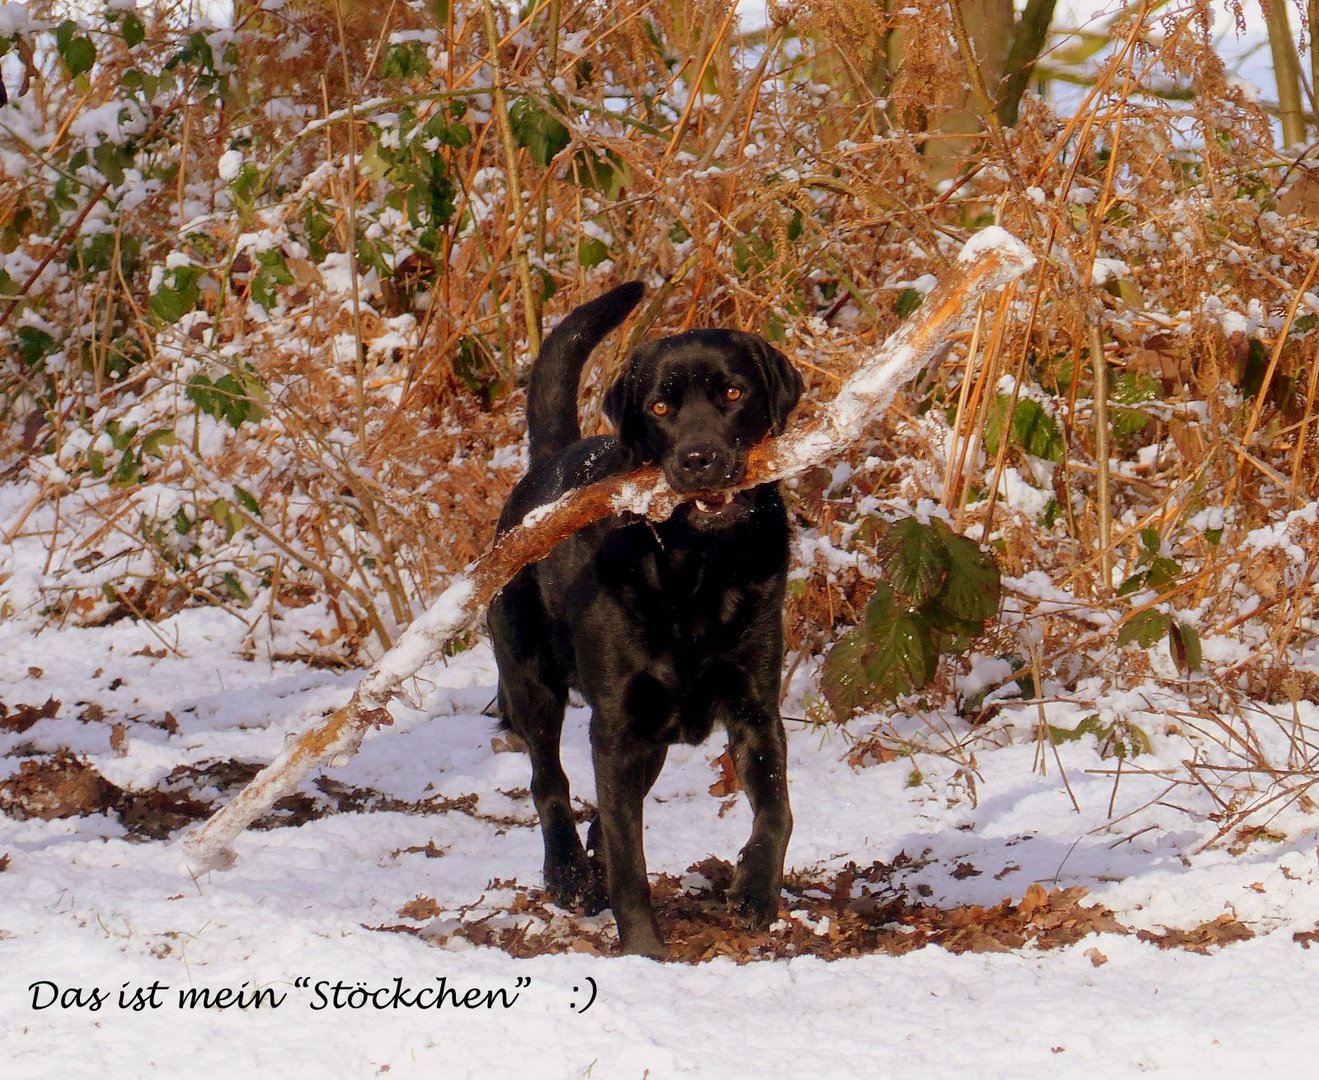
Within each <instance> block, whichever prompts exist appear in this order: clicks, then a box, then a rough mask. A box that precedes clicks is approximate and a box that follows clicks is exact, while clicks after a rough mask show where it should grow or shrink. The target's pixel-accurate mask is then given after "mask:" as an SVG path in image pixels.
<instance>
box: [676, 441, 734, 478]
mask: <svg viewBox="0 0 1319 1080" xmlns="http://www.w3.org/2000/svg"><path fill="white" fill-rule="evenodd" d="M726 471H727V470H726V469H725V463H724V455H723V454H722V453H720V451H719V448H718V447H717V446H714V445H713V444H711V443H697V444H695V445H689V446H685V447H683V448H682V449H681V450H680V451H679V453H678V472H679V473H680V475H681V476H682V479H683V481H684V482H685V483H686V484H687V485H688V486H689V487H691V488H693V489H695V488H699V487H717V486H718V485H719V484H721V483H723V482H724V480H726V479H727V477H725V475H724V473H725V472H726Z"/></svg>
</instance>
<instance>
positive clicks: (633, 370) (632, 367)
mask: <svg viewBox="0 0 1319 1080" xmlns="http://www.w3.org/2000/svg"><path fill="white" fill-rule="evenodd" d="M646 354H647V349H646V346H645V345H640V346H638V347H637V348H636V349H634V350H633V351H632V355H631V356H629V357H628V358H627V361H626V362H625V363H624V364H623V370H622V371H620V372H619V373H618V378H616V379H615V380H614V384H613V385H612V386H611V387H610V388H609V389H608V390H607V391H605V400H604V413H605V416H607V417H608V418H609V422H610V423H611V424H613V425H614V430H615V431H617V432H618V438H619V440H620V441H621V442H622V443H624V444H625V445H629V446H634V445H636V443H637V442H638V440H639V439H640V438H641V435H642V430H643V428H642V423H641V420H642V417H641V409H642V407H643V406H644V404H645V403H644V402H643V401H641V400H640V398H641V395H642V393H643V388H642V381H643V380H642V377H641V375H642V368H643V367H644V365H645V356H646Z"/></svg>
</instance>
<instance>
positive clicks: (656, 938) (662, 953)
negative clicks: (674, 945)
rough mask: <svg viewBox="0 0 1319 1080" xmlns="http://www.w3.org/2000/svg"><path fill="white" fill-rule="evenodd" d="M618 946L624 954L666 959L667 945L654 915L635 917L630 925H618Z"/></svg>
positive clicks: (667, 956)
mask: <svg viewBox="0 0 1319 1080" xmlns="http://www.w3.org/2000/svg"><path fill="white" fill-rule="evenodd" d="M618 947H619V951H620V952H622V953H623V954H624V955H625V956H649V957H650V958H651V959H653V960H667V959H668V958H669V947H668V946H667V945H666V944H664V938H663V937H662V936H661V935H660V932H659V927H658V926H656V925H655V919H654V916H651V917H650V918H649V919H637V920H636V921H635V922H634V924H633V925H631V926H627V927H625V926H623V925H621V924H620V925H619V927H618Z"/></svg>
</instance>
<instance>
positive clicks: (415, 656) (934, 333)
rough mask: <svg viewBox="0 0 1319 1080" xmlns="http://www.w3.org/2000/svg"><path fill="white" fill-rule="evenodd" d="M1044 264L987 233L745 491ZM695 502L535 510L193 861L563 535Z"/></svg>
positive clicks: (886, 393)
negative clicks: (991, 297) (991, 295)
mask: <svg viewBox="0 0 1319 1080" xmlns="http://www.w3.org/2000/svg"><path fill="white" fill-rule="evenodd" d="M1034 262H1035V258H1034V256H1033V255H1031V253H1030V252H1029V251H1028V250H1027V249H1026V247H1025V246H1024V245H1023V244H1021V243H1020V242H1019V241H1018V240H1016V239H1014V238H1013V237H1012V236H1010V235H1009V234H1008V233H1006V232H1004V231H1003V230H1002V229H1000V228H997V227H991V228H987V229H984V230H982V231H981V232H979V233H977V234H976V235H975V236H974V237H973V238H972V239H971V241H970V242H969V243H967V245H966V246H965V248H963V250H962V252H961V254H960V255H959V256H958V259H957V261H956V263H955V264H954V268H953V270H952V272H951V273H950V275H949V276H948V277H946V278H945V280H944V281H943V282H942V283H941V284H940V285H939V286H938V287H937V288H936V289H935V290H934V291H933V292H931V293H930V294H929V295H928V296H927V297H926V298H925V302H924V303H923V304H922V305H921V306H920V308H919V309H918V310H917V311H916V312H915V314H914V315H913V316H912V317H911V318H910V319H909V320H908V321H907V322H905V323H903V325H902V326H901V327H899V329H898V330H897V331H896V332H895V333H894V334H893V335H892V336H891V337H890V338H889V339H888V340H887V341H885V342H884V343H883V344H882V345H881V346H880V347H879V348H878V349H877V350H876V351H875V353H874V355H873V356H871V357H870V359H869V360H867V361H866V363H865V364H863V365H862V366H861V368H860V369H859V370H858V371H857V372H856V374H854V375H853V376H852V377H851V378H850V379H849V380H848V381H847V382H846V383H845V384H844V386H843V388H842V390H841V391H840V392H839V394H838V397H837V398H835V399H834V401H832V402H831V403H830V404H829V405H828V406H827V407H826V408H824V409H821V410H820V412H819V414H818V415H817V416H816V417H815V418H814V419H813V420H812V421H811V422H810V423H809V424H807V425H804V426H802V427H800V428H796V429H793V430H791V431H789V432H787V433H785V434H784V435H782V436H780V437H779V438H777V439H768V440H766V441H765V442H763V443H761V444H760V445H759V446H757V447H755V448H754V449H753V450H752V451H751V452H750V454H749V455H748V460H747V473H746V478H745V480H744V481H743V484H742V485H741V486H742V487H754V486H756V485H758V484H765V483H769V482H771V481H775V480H782V479H784V478H786V477H789V476H794V475H796V474H797V473H801V472H804V471H805V470H807V469H810V468H813V467H815V466H816V465H820V464H822V463H824V462H826V461H828V460H829V459H830V458H832V457H834V456H836V455H837V454H839V453H841V452H843V451H844V450H846V449H847V448H848V447H849V446H851V445H852V444H853V443H855V442H857V441H858V440H859V439H860V438H861V435H862V433H863V431H864V429H865V425H866V422H867V421H868V420H869V419H870V418H871V417H873V416H876V415H878V414H880V413H882V412H883V411H884V410H886V409H887V408H888V407H889V405H890V404H892V402H893V399H894V397H895V396H896V395H897V393H898V391H899V390H900V389H901V388H902V387H903V386H905V385H906V384H907V383H908V382H910V381H911V380H912V379H913V378H915V376H916V375H917V374H918V373H919V372H920V371H921V369H922V368H923V367H924V366H925V364H926V363H928V362H929V360H930V358H931V357H932V356H933V355H934V354H935V352H936V351H937V350H938V348H939V346H940V345H941V344H942V342H943V340H944V338H945V337H946V336H947V335H948V334H949V333H950V332H951V331H952V330H954V329H955V328H956V327H957V326H958V324H959V323H960V322H961V321H962V319H963V318H964V317H965V316H966V315H967V314H968V313H969V311H970V309H971V307H972V306H973V305H974V304H975V302H976V301H977V300H979V299H980V298H981V297H982V296H984V295H985V294H986V293H987V292H989V291H991V290H993V289H996V288H998V287H1000V286H1002V285H1006V284H1008V283H1010V282H1012V281H1014V280H1016V279H1017V278H1018V277H1020V276H1021V275H1022V274H1024V273H1025V272H1026V271H1027V270H1029V269H1030V267H1031V266H1032V265H1033V264H1034ZM693 497H694V496H693V495H690V494H689V495H685V496H682V495H678V494H677V493H676V492H674V491H673V489H672V488H670V487H669V486H668V484H667V483H666V482H665V480H664V477H663V475H662V474H661V473H660V471H659V470H658V469H655V468H647V469H641V470H638V471H637V472H634V473H629V474H628V475H626V476H618V477H613V478H611V479H609V480H605V481H601V482H600V483H598V484H593V485H591V486H590V487H586V488H580V489H578V490H576V491H571V492H569V493H568V494H566V495H564V496H563V498H561V499H559V500H558V501H556V502H554V503H551V504H550V505H549V506H542V507H539V508H537V509H536V510H533V511H532V512H531V513H530V514H528V515H527V517H526V518H525V519H524V520H523V522H522V523H521V524H520V525H518V526H516V527H515V528H513V529H510V530H509V531H508V532H507V533H505V534H504V535H503V536H501V537H500V538H499V541H498V543H496V544H495V546H494V547H493V548H492V549H491V550H490V551H489V552H487V553H486V554H485V555H484V556H482V557H481V558H480V559H479V560H477V561H476V562H475V563H473V564H472V566H471V567H470V568H469V570H468V571H467V573H465V574H463V575H460V576H459V577H458V578H456V579H455V580H454V582H453V583H452V584H451V585H450V586H449V587H448V588H447V589H446V590H445V591H444V592H443V593H442V594H441V595H440V597H439V599H438V600H436V601H435V603H434V604H432V605H431V606H430V608H429V609H428V610H427V611H426V612H425V613H424V614H423V615H422V616H421V617H420V618H418V619H417V620H416V621H415V622H414V623H413V624H412V625H411V626H409V627H408V629H407V631H406V632H405V633H404V634H403V636H402V637H401V638H399V640H398V642H397V644H395V646H394V647H393V648H392V649H390V650H389V652H387V653H386V654H385V655H384V656H383V657H381V659H380V661H379V662H378V663H377V664H376V665H375V666H374V667H372V668H371V670H370V671H368V672H367V673H366V675H365V676H364V677H363V679H362V681H361V682H360V683H359V684H358V686H357V689H356V690H355V691H354V693H353V696H352V699H351V700H350V701H349V702H348V704H346V705H345V706H343V708H341V709H338V710H336V711H335V712H334V713H333V714H331V715H330V716H329V717H328V718H327V719H325V720H323V721H321V722H320V723H318V724H316V725H315V726H314V727H312V728H310V729H308V730H307V731H305V732H303V733H302V734H301V735H298V736H296V737H294V738H292V739H290V741H289V743H288V744H287V745H286V746H285V748H284V749H283V751H281V752H280V754H279V755H278V756H277V757H276V758H275V760H273V761H272V762H271V763H270V764H269V765H267V766H266V767H265V768H264V769H263V770H261V772H260V773H258V774H257V775H256V776H255V777H254V778H253V779H252V781H251V782H250V783H249V784H248V785H247V787H245V788H244V789H243V790H242V791H240V792H239V793H238V794H237V795H236V796H235V797H234V799H233V801H232V802H230V803H229V804H228V805H227V806H225V807H223V808H222V809H221V810H219V811H218V812H217V813H216V814H214V815H213V816H212V817H211V818H210V819H209V820H208V821H206V822H205V823H204V824H203V825H202V826H201V827H200V828H199V829H197V830H196V831H195V832H193V833H192V834H191V835H189V836H188V837H187V838H186V839H185V840H184V852H185V855H186V857H187V859H188V862H189V864H190V865H191V866H192V868H193V869H194V870H195V871H197V872H201V871H205V870H211V869H222V868H225V867H227V866H230V865H232V863H233V861H234V859H235V857H236V856H235V854H234V850H233V847H232V844H233V841H234V839H235V838H236V837H237V836H238V835H239V833H241V832H242V831H243V830H244V829H246V828H247V826H248V825H250V824H251V823H252V822H253V821H254V820H256V818H258V817H260V816H261V815H262V814H263V813H265V812H266V811H267V810H269V809H270V807H271V806H273V805H274V803H275V802H276V801H277V800H278V799H280V798H282V797H283V796H285V795H288V794H290V793H291V792H293V791H294V790H295V789H296V788H297V786H298V784H299V783H300V782H301V781H302V779H303V777H305V776H306V775H307V774H308V773H310V772H311V771H312V770H313V769H315V768H317V767H318V766H320V765H322V764H325V763H330V764H332V765H341V764H343V763H344V762H346V761H347V760H348V758H349V757H350V756H351V755H352V754H353V753H354V752H355V751H356V750H357V748H358V747H359V746H360V745H361V742H362V738H363V736H364V735H365V734H366V732H367V730H368V729H370V728H372V727H375V726H383V725H387V724H389V723H391V722H392V719H391V717H390V715H389V710H388V708H387V706H388V704H389V702H390V701H391V700H393V698H395V697H396V696H398V694H399V692H400V690H401V688H402V686H403V684H404V683H405V682H406V681H407V680H408V679H410V678H411V677H412V676H413V675H415V674H416V673H417V672H418V671H419V670H420V669H421V668H422V667H423V666H424V665H425V664H426V663H428V662H429V661H430V660H431V659H432V658H433V657H434V656H435V655H436V654H437V653H438V652H439V651H440V650H441V649H443V648H444V646H445V645H447V644H448V643H449V642H450V641H451V640H452V639H453V638H454V637H455V636H456V635H457V634H459V633H461V632H462V631H463V630H464V629H466V628H467V627H469V626H471V625H472V623H474V622H475V621H476V620H477V619H478V618H479V617H480V615H481V613H482V612H483V611H484V610H485V608H486V605H487V604H489V602H490V601H491V600H492V599H493V598H494V596H495V594H496V593H498V592H499V590H500V589H502V588H503V587H504V585H505V584H506V583H507V582H508V581H509V580H510V579H511V578H512V577H513V575H514V574H516V573H517V572H518V571H519V570H520V569H522V567H524V566H527V565H529V564H530V563H534V562H537V561H539V560H541V559H543V558H545V556H547V555H548V554H549V553H550V552H551V551H553V550H554V548H555V546H556V545H558V543H559V542H560V541H561V540H563V539H564V538H566V537H568V536H570V535H572V534H573V533H574V532H576V531H577V530H578V529H580V528H583V527H584V526H586V525H589V524H591V522H593V521H598V520H600V519H601V518H604V517H608V516H610V515H614V514H636V515H638V516H644V517H649V518H651V519H652V520H655V521H663V520H664V519H665V518H667V517H668V516H669V515H670V514H672V513H673V511H674V510H675V509H676V508H677V507H678V506H679V505H680V504H681V503H682V502H683V501H685V500H686V499H689V498H693Z"/></svg>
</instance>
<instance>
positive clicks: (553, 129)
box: [508, 97, 572, 168]
mask: <svg viewBox="0 0 1319 1080" xmlns="http://www.w3.org/2000/svg"><path fill="white" fill-rule="evenodd" d="M508 119H509V123H510V125H511V126H512V129H513V141H514V142H516V143H517V144H518V145H519V146H523V147H526V149H527V152H528V153H529V154H531V160H532V161H534V162H535V163H536V164H537V165H539V166H541V167H542V168H544V167H545V166H547V165H549V163H550V162H551V161H553V160H554V158H555V156H556V155H557V154H558V153H559V151H560V150H562V149H563V148H564V147H565V146H567V145H568V143H569V141H570V140H571V138H572V136H571V135H570V134H569V132H568V129H567V128H566V127H564V126H563V124H561V123H560V122H559V121H558V120H556V119H555V118H554V117H553V116H551V115H550V114H549V113H548V112H546V111H545V109H544V108H543V107H542V106H541V104H540V102H538V101H536V100H535V99H534V98H529V97H520V98H518V99H517V100H516V101H515V102H513V104H512V105H511V106H509V110H508Z"/></svg>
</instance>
